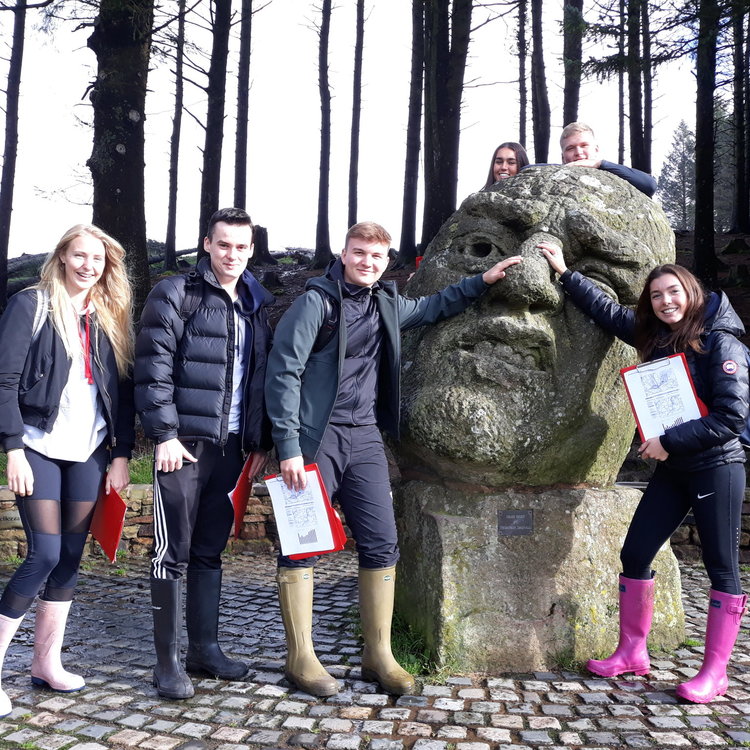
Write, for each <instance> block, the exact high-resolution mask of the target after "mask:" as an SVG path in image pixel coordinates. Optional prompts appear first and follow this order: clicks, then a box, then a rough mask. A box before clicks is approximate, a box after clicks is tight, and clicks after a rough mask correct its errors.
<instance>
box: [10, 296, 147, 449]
mask: <svg viewBox="0 0 750 750" xmlns="http://www.w3.org/2000/svg"><path fill="white" fill-rule="evenodd" d="M36 306H37V294H36V291H35V290H34V289H24V290H23V291H21V292H18V294H16V295H14V296H13V297H11V298H10V300H9V301H8V307H7V308H6V309H5V312H4V313H3V316H2V318H0V342H2V348H3V356H2V357H0V445H2V447H3V449H4V450H5V451H6V452H7V451H10V450H14V449H16V448H23V426H24V424H28V425H31V426H32V427H38V428H39V429H40V430H44V432H51V431H52V426H53V425H54V424H55V420H56V419H57V413H58V410H59V408H60V396H61V395H62V392H63V389H64V388H65V384H66V383H67V382H68V374H69V373H70V359H69V358H68V353H67V352H66V351H65V345H64V344H63V341H62V339H61V338H60V336H59V335H58V333H57V331H56V330H55V327H54V325H53V324H52V318H50V317H49V316H48V317H47V319H46V320H45V321H44V324H43V325H42V327H41V329H40V330H39V333H38V335H37V337H36V338H35V339H34V341H32V334H33V328H34V315H35V313H36ZM90 323H91V333H92V337H91V338H92V341H91V346H92V350H93V355H94V356H93V357H92V358H91V359H92V364H93V374H94V382H95V383H96V386H97V388H98V390H99V398H100V400H101V403H102V407H103V413H104V418H105V420H106V422H107V439H108V444H109V446H110V449H111V457H112V458H117V457H120V456H124V457H125V458H130V454H131V451H132V449H133V444H134V443H135V431H134V429H133V423H134V421H135V411H134V408H133V381H132V380H131V379H130V378H127V379H126V380H120V378H119V376H118V373H117V361H116V360H115V353H114V351H113V350H112V347H111V345H110V343H109V339H108V338H107V337H106V336H105V335H104V332H103V331H102V330H101V328H99V325H98V322H97V317H96V313H93V314H92V315H91V319H90Z"/></svg>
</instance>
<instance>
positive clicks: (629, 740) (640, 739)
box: [623, 734, 654, 748]
mask: <svg viewBox="0 0 750 750" xmlns="http://www.w3.org/2000/svg"><path fill="white" fill-rule="evenodd" d="M623 739H624V740H625V744H626V745H627V746H628V747H636V748H642V747H643V748H645V747H653V746H654V743H653V742H652V741H651V740H650V739H649V738H648V737H646V736H645V735H643V734H626V735H625V736H624V737H623Z"/></svg>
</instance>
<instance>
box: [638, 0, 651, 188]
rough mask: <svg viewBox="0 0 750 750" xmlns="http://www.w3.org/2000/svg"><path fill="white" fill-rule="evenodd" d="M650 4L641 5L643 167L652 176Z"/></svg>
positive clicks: (641, 167)
mask: <svg viewBox="0 0 750 750" xmlns="http://www.w3.org/2000/svg"><path fill="white" fill-rule="evenodd" d="M648 13H649V10H648V2H645V1H644V2H643V5H641V37H642V43H643V60H642V63H641V69H642V75H643V166H639V167H638V169H642V170H643V171H644V172H648V173H649V174H651V145H652V140H653V130H654V126H653V110H654V94H653V83H654V81H653V78H654V73H653V68H652V66H651V25H650V19H649V15H648Z"/></svg>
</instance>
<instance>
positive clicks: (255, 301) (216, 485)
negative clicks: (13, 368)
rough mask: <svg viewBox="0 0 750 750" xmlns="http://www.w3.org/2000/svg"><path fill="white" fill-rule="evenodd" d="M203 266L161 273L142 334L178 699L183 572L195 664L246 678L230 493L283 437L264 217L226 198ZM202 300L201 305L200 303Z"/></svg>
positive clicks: (164, 641)
mask: <svg viewBox="0 0 750 750" xmlns="http://www.w3.org/2000/svg"><path fill="white" fill-rule="evenodd" d="M203 247H204V249H205V250H206V252H207V253H208V255H209V257H208V258H203V259H202V260H201V261H200V262H199V263H198V266H197V273H192V274H188V275H187V276H173V277H170V278H166V279H163V280H162V281H160V282H159V283H158V284H157V285H156V286H155V287H154V288H153V290H152V291H151V294H149V296H148V299H147V300H146V305H145V307H144V310H143V315H142V316H141V324H140V330H139V332H138V337H137V340H136V362H135V383H136V389H135V390H136V395H135V400H136V408H137V410H138V413H139V415H140V418H141V423H142V425H143V428H144V431H145V432H146V435H147V436H148V437H149V438H151V439H152V440H153V441H154V442H155V443H156V451H155V461H154V463H155V470H156V477H155V482H154V555H153V559H152V561H151V601H152V606H153V613H154V644H155V647H156V657H157V664H156V669H155V670H154V684H155V686H156V688H157V690H158V692H159V694H160V695H162V696H164V697H167V698H189V697H190V696H192V695H193V693H194V690H193V685H192V683H191V681H190V679H189V677H188V676H187V674H186V673H185V670H183V668H182V665H181V664H180V637H179V634H180V630H181V628H182V616H181V602H182V597H181V593H182V577H183V575H184V574H185V573H187V601H186V620H187V631H188V652H187V660H186V662H187V669H188V670H190V671H202V672H207V673H208V674H210V675H212V676H216V677H222V678H224V679H229V680H237V679H240V678H241V677H243V676H244V674H245V673H246V672H247V664H245V663H244V662H241V661H235V660H232V659H228V658H227V657H226V656H225V655H224V654H223V653H222V651H221V649H220V648H219V645H218V642H217V635H218V620H219V597H220V594H221V553H222V551H223V549H224V547H225V546H226V543H227V539H228V538H229V531H230V529H231V525H232V520H233V517H234V514H233V509H232V504H231V502H230V501H229V499H228V497H227V495H228V493H229V492H230V491H231V489H232V488H233V487H234V485H235V483H236V481H237V478H238V477H239V475H240V472H241V471H242V462H243V455H244V454H245V453H249V454H250V455H251V460H250V473H251V475H255V474H257V473H258V472H259V471H260V470H261V469H262V467H263V464H264V463H265V459H266V452H267V451H268V449H269V448H270V447H271V445H272V443H271V437H270V423H269V422H268V420H267V418H266V415H265V406H264V400H263V381H264V378H265V370H266V358H267V354H268V350H269V348H270V345H271V330H270V328H269V325H268V320H267V317H266V306H267V305H269V304H271V303H272V302H273V299H274V298H273V296H272V295H271V294H269V293H268V292H267V291H266V290H265V289H263V287H262V286H260V284H258V282H257V281H256V280H255V279H254V278H253V276H252V275H251V274H250V273H249V272H248V271H247V270H246V266H247V261H248V259H249V257H250V254H251V252H252V247H253V225H252V222H251V221H250V217H249V216H248V214H247V213H245V211H243V210H241V209H237V208H228V209H221V210H220V211H217V212H216V213H215V214H214V215H213V216H212V217H211V220H210V222H209V225H208V232H207V236H206V238H205V240H204V244H203ZM191 308H192V309H191Z"/></svg>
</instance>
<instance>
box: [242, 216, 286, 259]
mask: <svg viewBox="0 0 750 750" xmlns="http://www.w3.org/2000/svg"><path fill="white" fill-rule="evenodd" d="M248 265H251V266H278V265H279V261H278V260H276V258H274V257H273V255H271V253H270V251H269V249H268V230H267V229H266V228H265V227H262V226H260V224H256V225H255V230H254V231H253V255H252V258H250V262H249V263H248Z"/></svg>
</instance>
